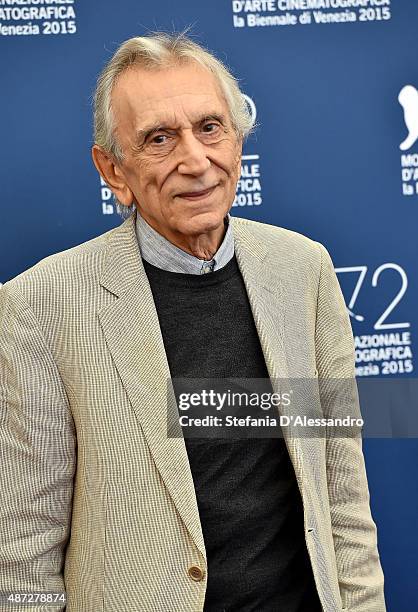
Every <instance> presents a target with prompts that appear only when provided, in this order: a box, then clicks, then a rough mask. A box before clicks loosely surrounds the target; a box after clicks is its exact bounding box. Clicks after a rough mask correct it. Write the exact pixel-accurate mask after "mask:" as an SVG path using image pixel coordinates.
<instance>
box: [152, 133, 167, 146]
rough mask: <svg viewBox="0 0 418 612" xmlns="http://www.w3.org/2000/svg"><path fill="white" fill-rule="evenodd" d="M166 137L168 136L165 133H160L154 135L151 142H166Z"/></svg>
mask: <svg viewBox="0 0 418 612" xmlns="http://www.w3.org/2000/svg"><path fill="white" fill-rule="evenodd" d="M165 138H167V136H166V135H165V134H158V135H157V136H154V137H153V138H152V140H151V142H153V143H154V144H164V143H165V140H164V139H165Z"/></svg>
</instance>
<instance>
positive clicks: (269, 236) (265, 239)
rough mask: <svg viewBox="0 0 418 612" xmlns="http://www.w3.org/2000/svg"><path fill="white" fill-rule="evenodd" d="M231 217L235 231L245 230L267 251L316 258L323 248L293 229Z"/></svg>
mask: <svg viewBox="0 0 418 612" xmlns="http://www.w3.org/2000/svg"><path fill="white" fill-rule="evenodd" d="M232 218H233V228H234V230H235V233H237V232H238V233H239V232H245V233H247V234H248V235H251V237H252V238H253V239H254V240H255V241H257V242H259V243H260V244H262V245H263V246H264V248H266V249H267V250H268V251H269V252H273V253H275V252H277V253H294V254H297V255H298V256H303V255H306V256H308V257H314V258H315V259H316V258H318V257H319V258H320V250H321V248H324V247H323V246H322V245H321V244H320V243H319V242H317V241H315V240H313V239H312V238H309V237H308V236H305V235H304V234H300V233H299V232H296V231H294V230H290V229H287V228H284V227H280V226H277V225H270V224H268V223H262V222H260V221H253V220H250V219H244V218H242V217H232Z"/></svg>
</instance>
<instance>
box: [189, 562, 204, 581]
mask: <svg viewBox="0 0 418 612" xmlns="http://www.w3.org/2000/svg"><path fill="white" fill-rule="evenodd" d="M187 573H188V574H189V576H190V578H191V579H192V580H194V581H195V582H200V581H201V580H202V578H203V576H204V575H205V573H204V571H203V570H202V569H201V568H200V567H198V566H197V565H192V566H191V567H189V569H188V572H187Z"/></svg>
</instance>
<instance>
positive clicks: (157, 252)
mask: <svg viewBox="0 0 418 612" xmlns="http://www.w3.org/2000/svg"><path fill="white" fill-rule="evenodd" d="M225 223H226V225H227V229H226V232H225V236H224V238H223V240H222V243H221V245H220V247H219V249H218V250H217V251H216V253H215V255H214V256H213V259H211V260H210V261H205V260H203V259H199V258H198V257H195V256H194V255H191V254H190V253H186V251H183V250H182V249H180V248H179V247H177V246H175V245H174V244H172V243H171V242H170V241H169V240H167V239H166V238H164V236H161V234H159V233H158V232H157V231H156V230H155V229H154V228H153V227H151V226H150V225H149V224H148V223H147V222H146V221H145V219H143V218H142V217H141V215H140V214H139V211H138V210H137V211H136V235H137V239H138V243H139V249H140V252H141V257H142V258H143V259H145V261H147V262H148V263H150V264H151V265H153V266H156V267H157V268H161V269H162V270H167V271H168V272H182V273H183V274H205V273H206V272H213V271H215V270H220V269H221V268H223V267H224V266H225V265H226V264H227V263H228V262H229V261H230V260H231V259H232V257H233V255H234V238H233V234H232V224H231V223H230V215H229V213H228V215H227V216H226V218H225Z"/></svg>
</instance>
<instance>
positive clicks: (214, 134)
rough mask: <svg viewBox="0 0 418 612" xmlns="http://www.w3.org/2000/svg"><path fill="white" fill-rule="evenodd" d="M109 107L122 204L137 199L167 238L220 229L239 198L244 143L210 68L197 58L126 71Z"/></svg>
mask: <svg viewBox="0 0 418 612" xmlns="http://www.w3.org/2000/svg"><path fill="white" fill-rule="evenodd" d="M112 108H113V113H114V120H115V121H114V123H115V137H116V139H117V141H118V143H119V145H120V147H121V148H122V151H123V153H124V160H123V162H121V163H119V164H118V165H119V168H120V171H121V173H122V175H123V180H124V182H125V183H126V185H127V187H128V189H125V192H124V202H123V203H124V204H128V205H129V204H131V203H132V202H133V201H134V200H135V201H136V204H137V207H138V209H139V212H140V214H141V215H142V216H143V217H144V219H145V220H146V221H148V223H149V224H150V225H151V226H152V227H154V229H156V230H157V231H158V232H159V233H160V234H162V235H164V236H166V237H170V236H179V235H180V236H181V235H182V236H193V235H197V234H202V233H206V232H210V231H212V230H216V229H217V228H219V227H221V226H222V225H223V219H224V217H225V215H226V214H227V212H228V210H229V209H230V207H231V205H232V202H233V200H234V196H235V190H236V183H237V180H238V177H239V174H240V163H241V149H242V141H241V140H240V139H238V138H237V135H236V132H235V131H234V130H233V127H232V124H231V119H230V116H229V112H228V107H227V104H226V102H225V100H224V98H223V96H222V94H221V91H220V89H219V86H218V84H217V82H216V80H215V78H214V77H213V76H212V75H211V73H210V72H209V71H207V70H206V69H204V68H203V67H201V66H200V65H199V64H196V63H194V62H191V63H188V64H186V65H182V66H176V67H172V68H166V69H162V70H157V71H146V70H142V69H136V68H135V69H131V70H128V71H126V72H125V73H123V74H122V76H121V77H120V79H119V80H118V81H117V83H116V85H115V87H114V90H113V93H112ZM117 195H118V194H117Z"/></svg>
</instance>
